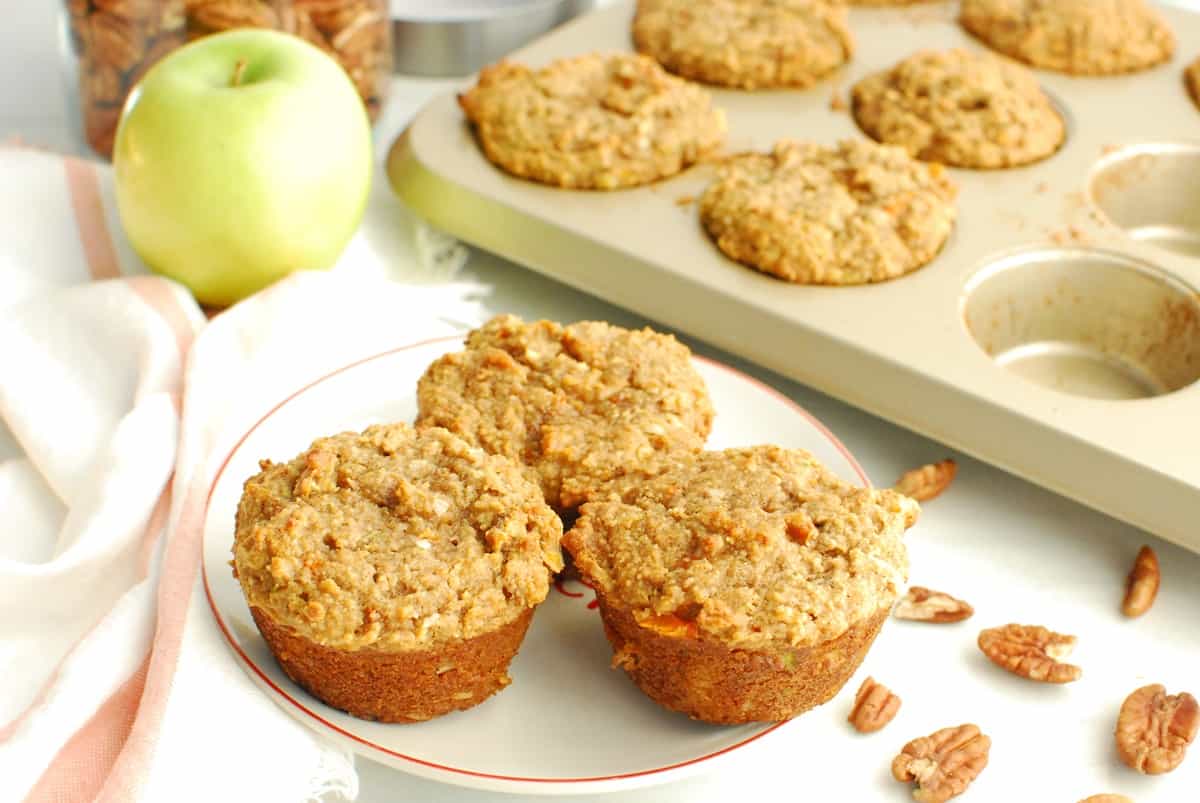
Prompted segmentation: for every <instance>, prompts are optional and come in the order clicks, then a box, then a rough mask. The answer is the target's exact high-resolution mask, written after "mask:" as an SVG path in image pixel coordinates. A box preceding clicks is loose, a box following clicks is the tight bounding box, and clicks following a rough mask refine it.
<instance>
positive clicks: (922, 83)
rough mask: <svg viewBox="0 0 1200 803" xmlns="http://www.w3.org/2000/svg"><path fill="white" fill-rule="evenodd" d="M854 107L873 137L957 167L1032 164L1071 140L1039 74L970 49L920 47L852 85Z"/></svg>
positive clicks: (923, 157) (926, 158)
mask: <svg viewBox="0 0 1200 803" xmlns="http://www.w3.org/2000/svg"><path fill="white" fill-rule="evenodd" d="M852 108H853V111H854V119H855V120H856V121H857V122H858V125H859V127H860V128H862V130H863V131H864V132H866V133H867V135H868V136H870V137H871V138H872V139H874V140H876V141H878V142H886V143H888V144H890V145H899V146H900V147H902V148H904V149H905V150H906V151H908V152H909V154H911V155H912V156H915V157H916V158H918V159H922V160H924V161H927V162H940V163H942V164H946V165H953V166H955V167H971V168H1003V167H1017V166H1020V165H1026V164H1030V163H1032V162H1037V161H1040V160H1042V159H1045V158H1047V157H1049V156H1051V155H1052V154H1054V153H1055V152H1056V151H1057V150H1058V149H1059V147H1061V146H1062V144H1063V141H1064V140H1065V139H1066V136H1067V127H1066V123H1065V122H1064V121H1063V118H1062V115H1060V114H1059V113H1058V110H1057V109H1055V108H1054V104H1053V103H1051V102H1050V98H1049V97H1048V96H1047V95H1046V93H1045V92H1043V91H1042V88H1041V86H1039V85H1038V80H1037V76H1035V75H1034V74H1033V73H1032V72H1031V71H1030V70H1028V69H1027V68H1025V67H1023V66H1021V65H1019V64H1016V63H1015V62H1012V61H1009V60H1008V59H1004V58H1001V57H999V56H995V55H992V54H991V53H981V52H977V51H973V50H967V49H966V48H954V49H951V50H922V51H919V52H917V53H914V54H913V55H911V56H909V57H908V58H906V59H904V60H903V61H901V62H900V63H899V64H896V65H895V66H894V67H892V68H891V69H888V70H883V71H882V72H877V73H874V74H872V75H869V76H867V77H866V78H864V79H863V80H861V81H859V82H858V84H856V85H855V87H854V91H853V104H852Z"/></svg>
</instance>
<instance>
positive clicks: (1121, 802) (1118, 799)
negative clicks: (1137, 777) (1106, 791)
mask: <svg viewBox="0 0 1200 803" xmlns="http://www.w3.org/2000/svg"><path fill="white" fill-rule="evenodd" d="M1079 803H1133V801H1132V800H1130V799H1129V798H1127V797H1125V795H1092V796H1091V797H1085V798H1084V799H1083V800H1081V801H1079Z"/></svg>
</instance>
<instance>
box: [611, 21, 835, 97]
mask: <svg viewBox="0 0 1200 803" xmlns="http://www.w3.org/2000/svg"><path fill="white" fill-rule="evenodd" d="M633 42H634V45H635V46H636V47H637V49H638V51H639V52H641V53H645V54H646V55H648V56H652V57H654V58H655V59H657V60H658V62H659V63H660V64H662V65H663V66H664V67H666V68H667V69H668V70H670V71H671V72H673V73H675V74H676V75H682V76H683V77H684V78H690V79H692V80H693V81H701V82H703V83H706V84H715V85H717V86H724V87H731V88H734V89H770V88H782V87H790V88H793V89H799V88H804V87H808V86H812V85H813V84H815V83H816V82H817V81H819V80H820V79H822V78H824V77H826V76H828V75H829V74H831V73H833V72H834V71H835V70H837V68H839V67H840V66H842V65H843V64H845V63H846V62H847V61H848V60H849V59H850V57H851V55H853V53H854V38H853V36H852V35H851V33H850V28H849V26H848V24H847V22H846V9H845V7H844V6H843V5H842V4H841V3H840V2H833V1H832V0H638V4H637V12H636V14H635V15H634V18H633Z"/></svg>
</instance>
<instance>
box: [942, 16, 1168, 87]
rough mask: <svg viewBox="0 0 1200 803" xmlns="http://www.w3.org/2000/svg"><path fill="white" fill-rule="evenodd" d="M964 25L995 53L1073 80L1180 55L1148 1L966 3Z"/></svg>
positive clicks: (1133, 68)
mask: <svg viewBox="0 0 1200 803" xmlns="http://www.w3.org/2000/svg"><path fill="white" fill-rule="evenodd" d="M959 22H961V23H962V26H963V28H965V29H966V30H967V31H968V32H970V33H971V34H973V35H974V36H976V37H977V38H978V39H979V40H980V41H981V42H983V43H984V44H986V45H987V46H988V47H990V48H992V49H993V50H997V51H999V52H1001V53H1003V54H1005V55H1006V56H1011V57H1012V58H1015V59H1018V60H1020V61H1023V62H1025V63H1026V64H1030V65H1032V66H1034V67H1040V68H1042V69H1046V70H1057V71H1058V72H1065V73H1070V74H1072V75H1117V74H1120V73H1129V72H1137V71H1139V70H1145V69H1149V68H1150V67H1154V66H1155V65H1158V64H1161V63H1163V62H1164V61H1167V60H1168V59H1170V58H1171V55H1172V54H1173V53H1174V52H1175V34H1174V33H1172V31H1171V29H1170V27H1169V26H1168V25H1167V23H1166V20H1164V19H1163V17H1162V15H1161V14H1159V13H1158V11H1157V10H1156V9H1154V8H1153V7H1152V6H1151V5H1150V4H1149V3H1147V2H1145V0H962V4H961V6H960V9H959Z"/></svg>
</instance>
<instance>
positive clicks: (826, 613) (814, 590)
mask: <svg viewBox="0 0 1200 803" xmlns="http://www.w3.org/2000/svg"><path fill="white" fill-rule="evenodd" d="M606 490H607V492H608V493H607V496H605V497H604V498H600V497H599V496H598V497H596V498H595V499H594V501H589V502H588V503H587V504H585V505H583V507H582V508H580V517H579V520H578V521H577V522H576V524H575V526H574V527H573V528H572V529H571V531H570V532H568V533H567V534H566V536H564V538H563V544H564V546H566V547H567V549H568V550H569V551H570V552H571V554H572V556H573V557H574V559H575V564H576V566H578V568H579V571H580V574H581V575H582V576H583V577H584V578H585V579H586V580H587V582H588V583H590V584H591V585H593V586H594V587H595V588H597V589H598V590H599V591H600V592H601V593H602V594H603V595H604V596H605V598H606V600H607V601H608V602H609V603H610V604H614V605H616V606H618V607H620V608H624V609H627V610H629V611H630V612H631V614H632V615H633V617H634V618H635V619H636V620H637V621H638V622H639V623H641V624H643V625H644V626H647V627H651V628H654V629H656V630H659V631H660V632H665V633H675V634H680V633H684V634H689V635H695V636H697V637H699V638H701V639H711V640H714V641H717V642H719V643H722V644H724V645H726V646H729V647H734V648H749V649H766V648H772V647H775V648H781V647H805V646H815V645H817V644H821V643H823V642H826V641H829V640H830V639H834V638H837V637H838V636H840V635H841V634H842V633H844V632H846V630H848V629H849V628H850V627H852V626H854V625H855V624H858V623H860V622H862V621H864V620H865V619H867V618H869V617H871V616H872V615H874V614H876V613H877V612H878V611H879V610H880V609H881V608H887V607H890V606H891V605H892V603H893V602H894V601H895V599H896V596H897V594H898V591H899V589H898V585H900V584H901V583H903V581H904V579H905V577H906V575H907V569H908V560H907V556H906V553H905V549H904V544H903V543H902V541H901V536H902V535H903V533H904V530H905V529H907V528H908V527H910V526H911V525H912V524H913V523H914V522H915V521H916V518H917V514H918V507H917V503H916V502H914V501H913V500H911V499H909V498H908V497H905V496H901V495H900V494H898V493H896V492H895V491H890V490H887V491H876V490H870V489H863V488H859V487H857V486H854V485H851V484H850V483H847V482H844V481H842V480H841V479H839V478H838V477H836V476H834V475H833V474H832V473H831V472H830V471H829V470H828V469H826V468H825V467H824V466H822V465H821V464H820V463H819V462H817V460H816V459H815V458H814V457H813V456H812V455H811V454H809V453H808V452H805V451H802V450H798V449H783V448H780V447H777V446H756V447H750V448H742V449H728V450H725V451H719V452H705V453H703V454H701V455H699V456H697V457H695V458H691V459H686V460H681V461H679V463H678V464H677V465H676V466H675V467H674V468H673V469H672V470H670V471H669V472H667V473H664V474H662V475H660V476H658V477H656V478H654V479H652V480H649V481H645V482H628V481H617V482H614V483H613V484H612V485H610V486H609V487H608V488H607V489H606Z"/></svg>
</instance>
